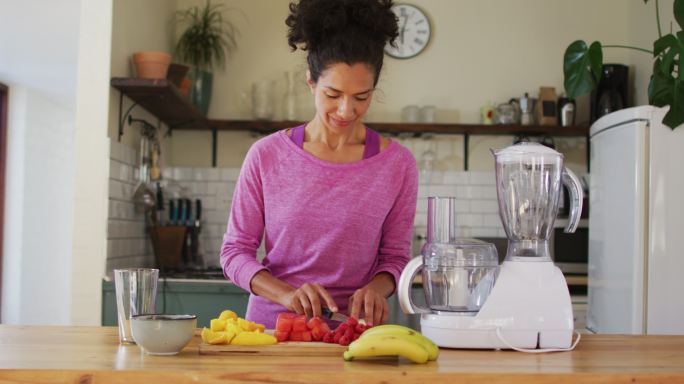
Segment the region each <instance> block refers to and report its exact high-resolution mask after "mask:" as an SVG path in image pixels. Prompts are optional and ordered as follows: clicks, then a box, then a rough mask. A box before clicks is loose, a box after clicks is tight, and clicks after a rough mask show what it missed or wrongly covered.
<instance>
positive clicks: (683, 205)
mask: <svg viewBox="0 0 684 384" xmlns="http://www.w3.org/2000/svg"><path fill="white" fill-rule="evenodd" d="M666 111H667V109H665V108H656V107H652V106H641V107H635V108H629V109H625V110H621V111H617V112H614V113H611V114H609V115H606V116H603V117H602V118H601V119H599V120H598V121H596V123H594V125H593V126H592V127H591V129H590V183H589V287H588V292H589V293H588V296H589V297H588V299H589V308H588V313H587V328H589V330H591V331H593V332H597V333H622V334H684V126H680V127H678V128H677V129H675V130H672V129H670V128H669V127H667V126H665V125H663V124H662V123H661V121H662V118H663V116H664V114H665V112H666Z"/></svg>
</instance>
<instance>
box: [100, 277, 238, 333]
mask: <svg viewBox="0 0 684 384" xmlns="http://www.w3.org/2000/svg"><path fill="white" fill-rule="evenodd" d="M248 299H249V293H247V291H245V290H243V289H242V288H239V287H237V286H235V285H233V284H230V283H223V282H221V283H217V282H212V281H208V282H206V283H196V282H192V283H189V282H188V283H185V282H168V283H166V284H164V283H163V282H160V283H159V286H158V287H157V299H156V300H157V301H156V307H157V313H166V314H191V315H197V326H198V327H208V326H209V321H210V320H211V319H213V318H215V317H217V316H218V315H219V314H220V313H221V311H222V310H224V309H231V310H233V311H235V312H236V313H237V314H238V315H239V316H240V317H244V316H245V313H246V311H247V301H248ZM102 325H104V326H116V325H117V317H116V296H115V294H114V284H113V283H112V282H106V281H105V282H103V283H102Z"/></svg>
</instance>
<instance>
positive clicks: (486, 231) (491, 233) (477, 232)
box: [470, 227, 499, 237]
mask: <svg viewBox="0 0 684 384" xmlns="http://www.w3.org/2000/svg"><path fill="white" fill-rule="evenodd" d="M470 232H471V236H472V237H499V236H498V231H497V229H496V228H479V227H478V228H471V229H470Z"/></svg>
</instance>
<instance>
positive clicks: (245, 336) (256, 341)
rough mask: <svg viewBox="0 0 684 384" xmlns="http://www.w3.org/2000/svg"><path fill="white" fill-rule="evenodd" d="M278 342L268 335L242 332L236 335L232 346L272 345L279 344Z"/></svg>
mask: <svg viewBox="0 0 684 384" xmlns="http://www.w3.org/2000/svg"><path fill="white" fill-rule="evenodd" d="M277 343H278V340H277V339H276V338H275V337H274V336H273V335H269V334H267V333H259V332H242V333H240V334H238V335H235V337H234V338H233V340H232V341H231V344H233V345H270V344H277Z"/></svg>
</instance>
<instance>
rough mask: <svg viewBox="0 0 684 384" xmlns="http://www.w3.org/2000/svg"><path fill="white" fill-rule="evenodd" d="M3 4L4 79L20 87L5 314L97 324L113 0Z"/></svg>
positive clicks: (0, 69) (10, 179)
mask: <svg viewBox="0 0 684 384" xmlns="http://www.w3.org/2000/svg"><path fill="white" fill-rule="evenodd" d="M0 8H2V12H1V13H0V52H2V55H1V56H0V82H3V83H6V84H7V85H8V86H9V88H10V96H9V107H10V110H9V121H8V125H9V131H8V143H9V145H8V154H7V155H8V164H7V191H6V192H7V193H6V197H5V198H6V201H5V206H6V207H7V211H6V215H5V217H4V220H5V231H6V232H5V234H4V238H5V244H4V248H3V291H2V319H1V321H2V322H3V323H12V324H72V323H77V324H96V323H99V316H100V309H99V308H98V307H97V305H98V303H99V297H100V296H101V293H100V286H99V277H101V275H102V273H103V270H104V259H105V252H104V239H105V237H104V236H105V233H104V229H103V228H104V223H105V221H106V213H107V212H106V208H105V207H106V205H105V204H106V189H104V188H102V187H98V185H100V184H101V185H103V186H104V185H106V179H107V162H106V156H107V153H106V128H107V124H106V109H107V106H108V104H107V103H108V100H107V93H106V92H107V91H108V88H109V86H108V81H109V80H108V77H109V66H108V63H109V57H108V51H109V44H110V36H109V31H110V27H111V1H107V0H105V1H100V2H89V1H79V0H63V1H60V2H53V1H48V0H32V1H21V2H18V1H5V0H3V1H2V2H1V3H0ZM27 20H30V22H27ZM103 55H104V56H103ZM103 58H104V59H105V60H104V64H105V65H104V67H103V66H102V63H101V62H100V61H101V60H102V59H103ZM79 67H80V70H79ZM103 143H104V144H105V145H103ZM103 148H104V150H103ZM98 165H99V166H98ZM98 204H99V205H100V206H101V207H100V208H98ZM98 243H99V244H102V245H101V246H99V247H98V246H97V245H96V246H91V245H89V244H98ZM91 276H97V277H98V282H97V284H98V285H97V286H96V285H95V284H93V282H94V280H93V279H92V278H91Z"/></svg>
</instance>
